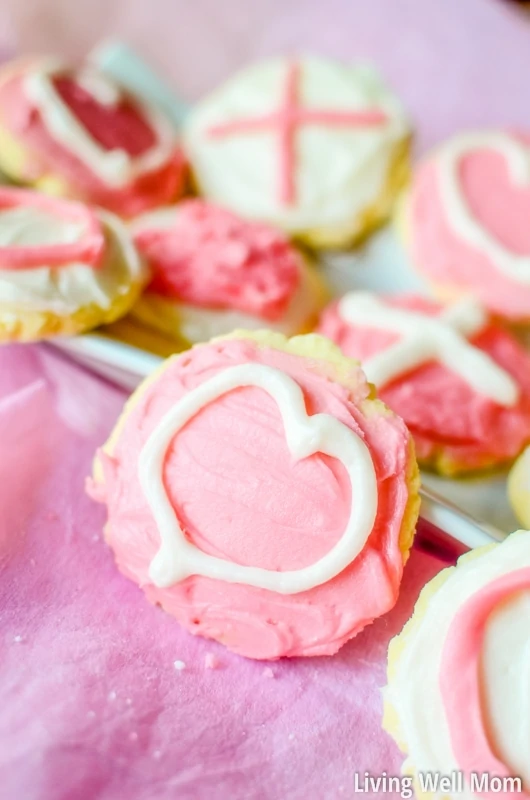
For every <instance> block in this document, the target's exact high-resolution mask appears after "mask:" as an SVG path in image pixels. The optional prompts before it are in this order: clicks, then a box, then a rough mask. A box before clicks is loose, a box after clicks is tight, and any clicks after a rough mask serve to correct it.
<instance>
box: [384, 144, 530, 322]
mask: <svg viewBox="0 0 530 800" xmlns="http://www.w3.org/2000/svg"><path fill="white" fill-rule="evenodd" d="M397 222H398V227H399V230H400V232H401V234H402V238H403V241H404V243H405V246H406V248H407V251H408V253H409V255H410V259H411V263H412V265H413V266H414V268H415V269H417V270H418V272H419V273H420V274H421V276H422V277H423V278H425V280H426V281H427V282H428V284H429V285H430V286H431V287H432V288H433V290H434V291H435V293H436V295H437V296H438V297H439V299H441V300H442V301H444V302H447V301H450V300H455V299H458V298H459V297H462V296H463V295H467V294H471V295H473V296H474V297H476V298H477V299H478V300H479V301H480V302H481V303H482V305H484V306H485V307H486V308H487V309H488V310H489V311H490V312H491V313H492V314H494V315H495V316H498V317H500V318H503V319H506V320H509V321H511V322H525V323H526V322H528V320H530V135H528V134H519V133H514V132H510V131H503V130H484V131H476V132H465V133H461V134H457V135H456V136H454V137H452V138H451V139H448V140H447V141H445V142H442V143H441V144H440V145H439V146H438V147H437V148H436V149H435V150H434V151H433V152H432V153H431V154H430V155H428V156H426V157H425V158H424V159H423V160H422V161H421V162H420V163H419V165H418V166H417V167H416V170H415V172H414V175H413V180H412V183H411V185H410V187H409V188H408V190H407V191H406V193H405V195H404V198H403V200H402V202H401V203H400V205H399V209H398V213H397Z"/></svg>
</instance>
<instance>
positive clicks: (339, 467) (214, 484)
mask: <svg viewBox="0 0 530 800" xmlns="http://www.w3.org/2000/svg"><path fill="white" fill-rule="evenodd" d="M417 491H418V472H417V466H416V461H415V458H414V451H413V445H412V441H411V438H410V435H409V433H408V431H407V429H406V427H405V425H404V423H403V422H402V421H401V420H400V419H399V418H398V417H396V416H395V415H394V414H392V412H390V411H389V410H388V409H387V408H386V407H385V406H384V405H383V404H382V403H381V402H380V401H378V400H375V399H374V397H373V395H372V394H371V392H370V390H369V387H368V385H367V384H366V381H365V379H364V376H363V374H362V372H361V371H360V369H359V368H358V366H357V364H356V363H355V362H352V361H350V360H348V359H346V358H344V356H342V355H341V354H340V352H339V351H338V349H337V348H335V347H334V346H333V345H332V344H331V343H330V342H328V341H326V340H325V339H323V338H321V337H318V336H315V335H311V334H308V335H305V336H298V337H295V338H293V339H290V340H288V339H286V338H285V337H283V336H282V335H280V334H274V333H271V332H268V331H261V332H254V333H252V332H245V331H240V332H237V333H236V334H234V335H232V336H230V337H226V338H222V339H217V340H214V341H213V342H210V343H208V344H204V345H198V346H196V347H194V348H193V349H192V350H189V351H188V352H186V353H182V354H181V355H179V356H174V357H173V358H171V359H169V360H168V361H166V362H165V363H164V365H163V366H162V368H161V369H160V370H159V372H158V373H157V374H156V375H154V376H153V377H152V378H150V379H149V380H147V381H146V382H145V383H144V384H143V385H142V386H141V387H140V388H139V389H138V391H137V392H136V393H135V394H134V395H133V396H132V398H131V400H130V401H129V403H128V404H127V406H126V408H125V411H124V413H123V416H122V418H121V420H120V421H119V422H118V425H117V427H116V429H115V431H114V433H113V434H112V436H111V438H110V440H109V441H108V442H107V444H106V445H105V447H104V448H103V450H102V451H100V452H99V454H98V456H97V459H96V463H95V471H94V479H93V481H92V482H91V484H90V492H91V494H92V495H93V496H94V497H95V498H96V499H98V500H100V501H101V502H104V503H105V504H106V506H107V509H108V522H107V525H106V529H105V537H106V540H107V542H108V544H109V545H110V547H111V548H112V550H113V551H114V555H115V558H116V561H117V564H118V566H119V568H120V570H121V571H122V572H123V573H124V574H125V575H127V576H128V577H129V578H131V579H132V580H133V581H135V582H136V583H138V584H139V585H140V586H141V587H142V589H143V590H144V592H145V593H146V595H147V597H148V599H149V600H151V602H153V603H157V604H159V605H161V606H162V608H164V609H165V610H166V611H168V612H169V613H170V614H173V615H174V616H175V617H176V618H177V619H178V621H179V622H180V623H181V624H182V625H183V626H184V627H185V628H187V629H188V630H189V631H191V632H192V633H196V634H200V635H202V636H206V637H209V638H212V639H217V640H218V641H220V642H222V643H224V644H225V645H226V646H227V647H229V648H230V649H232V650H234V651H236V652H238V653H240V654H242V655H246V656H249V657H252V658H263V659H275V658H279V657H281V656H310V655H325V654H331V653H334V652H336V651H337V650H338V649H339V647H341V646H342V645H343V644H344V643H345V642H346V641H347V640H348V639H350V638H351V637H352V636H355V634H356V633H357V632H358V631H360V630H361V629H362V628H363V627H364V626H365V625H366V624H368V623H369V622H370V621H372V620H373V619H374V618H375V617H378V616H379V615H381V614H383V613H385V612H386V611H388V609H390V608H391V607H392V606H393V604H394V603H395V600H396V597H397V593H398V589H399V584H400V581H401V575H402V570H403V564H404V561H405V560H406V558H407V554H408V551H409V548H410V546H411V543H412V537H413V532H414V526H415V522H416V518H417V513H418V494H417Z"/></svg>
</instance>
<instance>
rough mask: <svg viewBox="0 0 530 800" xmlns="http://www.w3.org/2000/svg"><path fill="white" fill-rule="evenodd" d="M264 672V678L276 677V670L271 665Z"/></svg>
mask: <svg viewBox="0 0 530 800" xmlns="http://www.w3.org/2000/svg"><path fill="white" fill-rule="evenodd" d="M262 674H263V677H264V678H274V672H273V671H272V669H271V668H270V667H265V669H264V670H263V673H262Z"/></svg>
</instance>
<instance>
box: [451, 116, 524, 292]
mask: <svg viewBox="0 0 530 800" xmlns="http://www.w3.org/2000/svg"><path fill="white" fill-rule="evenodd" d="M479 150H493V151H494V152H496V153H500V154H501V155H502V156H503V157H504V158H505V159H506V164H507V166H508V170H509V173H510V177H511V179H512V181H513V183H514V186H515V187H526V188H527V189H530V147H529V146H528V145H527V144H524V143H523V142H521V141H520V140H519V139H517V138H516V137H514V136H510V134H508V133H503V132H500V131H497V132H493V131H492V132H484V133H467V134H462V135H460V136H456V137H454V139H452V140H450V141H449V142H447V143H446V144H444V145H442V146H441V147H440V149H439V151H438V153H437V156H436V159H437V162H438V176H439V183H440V192H441V196H442V200H443V205H444V208H445V209H446V211H447V217H448V221H449V224H450V225H451V227H452V228H453V230H454V231H455V232H456V233H457V234H458V235H459V236H460V237H461V238H462V239H464V241H465V242H467V243H468V244H469V245H470V246H471V247H474V248H476V249H477V250H479V251H480V252H482V253H484V254H485V255H487V256H488V257H489V258H490V259H491V263H492V264H493V265H494V266H495V267H496V268H497V269H499V270H500V271H502V272H504V273H505V274H506V275H508V276H509V277H510V278H512V279H513V280H517V281H520V282H521V283H530V255H519V254H518V253H514V252H511V251H510V250H508V249H507V248H506V247H505V246H504V245H503V244H502V242H500V241H498V240H497V239H496V238H495V237H494V236H493V235H492V234H491V233H490V232H489V231H488V230H486V229H485V228H484V227H483V225H481V223H480V222H479V221H478V220H476V219H475V218H474V216H473V213H472V211H471V209H470V208H469V206H468V203H467V201H466V198H465V196H464V194H463V192H462V188H461V182H460V178H459V166H460V163H461V160H462V159H463V158H464V157H465V156H466V155H467V154H471V153H476V152H477V151H479Z"/></svg>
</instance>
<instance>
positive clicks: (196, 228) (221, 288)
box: [135, 200, 301, 320]
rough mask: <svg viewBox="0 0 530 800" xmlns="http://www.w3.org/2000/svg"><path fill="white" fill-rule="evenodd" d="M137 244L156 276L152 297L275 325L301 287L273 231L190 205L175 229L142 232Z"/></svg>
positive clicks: (288, 252)
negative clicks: (227, 310)
mask: <svg viewBox="0 0 530 800" xmlns="http://www.w3.org/2000/svg"><path fill="white" fill-rule="evenodd" d="M135 242H136V244H137V246H138V248H139V249H140V251H141V252H142V253H143V255H144V256H145V257H146V259H147V261H148V263H149V265H150V266H151V269H152V271H153V274H154V279H153V281H152V283H151V285H150V287H149V288H150V291H153V292H156V293H158V294H162V295H164V296H166V297H170V298H174V299H176V300H182V301H184V302H186V303H192V304H193V305H197V306H204V307H207V308H233V309H238V310H240V311H243V312H246V313H249V314H254V315H256V316H259V317H262V318H263V319H266V320H275V319H278V318H279V317H280V316H281V315H282V314H283V313H284V312H285V310H286V308H287V306H288V305H289V303H290V301H291V298H292V296H293V294H294V292H295V291H296V289H297V287H298V285H299V282H300V266H301V265H300V256H299V254H298V252H297V251H296V250H295V248H294V247H292V245H291V244H290V243H289V242H288V240H287V239H286V238H285V237H284V236H283V235H282V234H281V233H280V232H279V231H277V230H275V228H272V227H270V226H268V225H263V224H261V223H256V222H248V221H246V220H243V219H241V218H240V217H238V216H236V215H235V214H232V213H231V212H230V211H226V210H225V209H222V208H219V207H217V206H214V205H211V204H209V203H206V202H204V201H202V200H189V201H186V202H184V203H181V204H180V205H179V206H178V208H176V209H175V221H174V225H173V226H172V227H171V228H170V229H169V230H168V229H167V228H165V229H163V228H150V229H143V230H142V231H141V232H140V233H138V234H137V235H136V236H135Z"/></svg>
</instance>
